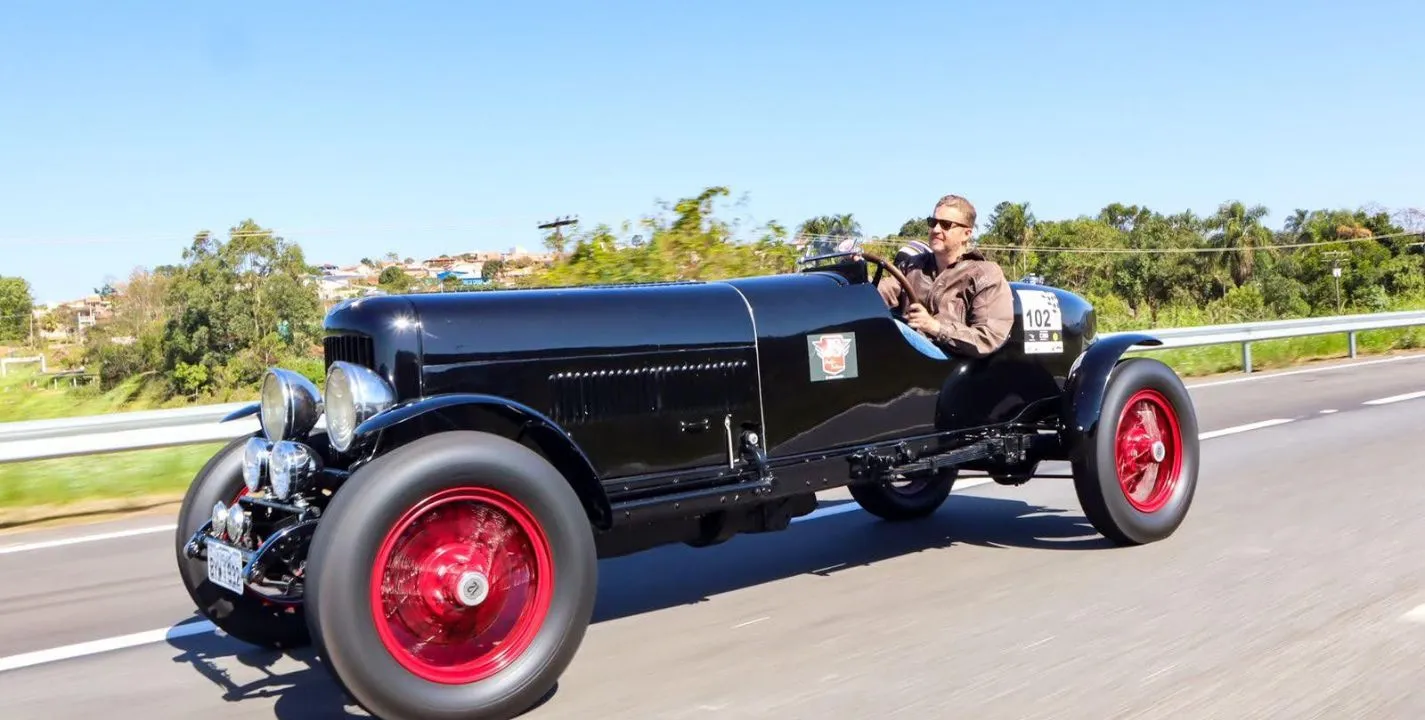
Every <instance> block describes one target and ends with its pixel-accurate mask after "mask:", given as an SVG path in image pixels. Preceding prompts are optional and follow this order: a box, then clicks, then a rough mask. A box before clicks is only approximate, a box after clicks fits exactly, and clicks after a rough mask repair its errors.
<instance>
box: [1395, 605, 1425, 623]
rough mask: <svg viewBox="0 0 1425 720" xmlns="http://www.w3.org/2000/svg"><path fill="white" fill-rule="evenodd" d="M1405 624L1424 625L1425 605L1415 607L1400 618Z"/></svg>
mask: <svg viewBox="0 0 1425 720" xmlns="http://www.w3.org/2000/svg"><path fill="white" fill-rule="evenodd" d="M1400 619H1401V620H1403V621H1405V622H1412V623H1425V605H1416V606H1415V608H1414V609H1412V610H1411V611H1410V612H1408V613H1405V614H1404V615H1401V616H1400Z"/></svg>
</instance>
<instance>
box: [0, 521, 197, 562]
mask: <svg viewBox="0 0 1425 720" xmlns="http://www.w3.org/2000/svg"><path fill="white" fill-rule="evenodd" d="M177 527H178V526H177V525H157V526H154V527H142V528H137V529H134V530H118V531H115V532H107V533H99V534H97V535H80V536H78V537H71V538H61V539H59V540H45V541H44V542H34V543H25V544H23V545H0V555H9V554H10V553H19V552H30V551H31V550H48V549H49V548H57V547H64V546H66V545H78V544H79V543H87V542H97V541H99V540H114V539H117V538H126V537H133V536H135V535H150V534H152V533H161V532H173V531H174V530H175V529H177Z"/></svg>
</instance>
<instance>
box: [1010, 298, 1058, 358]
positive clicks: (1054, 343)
mask: <svg viewBox="0 0 1425 720" xmlns="http://www.w3.org/2000/svg"><path fill="white" fill-rule="evenodd" d="M1019 305H1020V308H1021V309H1022V310H1023V312H1024V352H1025V353H1028V354H1033V353H1061V352H1064V316H1063V314H1062V313H1060V312H1059V297H1058V296H1057V295H1055V294H1054V293H1051V292H1044V291H1043V290H1020V291H1019Z"/></svg>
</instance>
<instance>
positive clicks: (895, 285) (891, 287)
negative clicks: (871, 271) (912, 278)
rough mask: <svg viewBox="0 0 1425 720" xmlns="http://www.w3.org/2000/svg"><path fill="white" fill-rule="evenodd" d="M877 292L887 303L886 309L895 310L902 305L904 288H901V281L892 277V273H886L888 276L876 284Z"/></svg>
mask: <svg viewBox="0 0 1425 720" xmlns="http://www.w3.org/2000/svg"><path fill="white" fill-rule="evenodd" d="M876 292H879V293H880V294H881V299H882V300H885V301H886V307H889V308H893V307H895V306H896V305H899V304H900V301H901V293H902V292H904V288H902V287H901V284H900V281H898V280H896V279H895V278H893V277H891V274H890V273H886V276H885V277H883V278H881V281H880V282H879V283H876Z"/></svg>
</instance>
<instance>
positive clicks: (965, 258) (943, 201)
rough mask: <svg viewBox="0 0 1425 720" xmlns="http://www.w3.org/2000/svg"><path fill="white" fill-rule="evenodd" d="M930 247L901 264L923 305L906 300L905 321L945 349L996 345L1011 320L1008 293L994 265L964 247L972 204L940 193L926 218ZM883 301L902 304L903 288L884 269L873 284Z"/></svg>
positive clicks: (976, 353)
mask: <svg viewBox="0 0 1425 720" xmlns="http://www.w3.org/2000/svg"><path fill="white" fill-rule="evenodd" d="M926 222H927V223H928V224H929V225H930V252H927V253H921V254H919V255H915V256H913V257H911V258H910V259H909V260H908V261H907V263H906V265H904V266H902V268H901V270H902V272H903V273H904V274H905V276H906V280H908V281H909V282H910V285H911V287H913V288H914V289H915V294H916V296H917V297H919V298H920V299H921V300H922V301H923V302H925V304H926V306H928V307H926V306H922V305H921V304H920V303H911V304H910V307H909V308H906V310H905V313H904V315H905V321H906V324H907V325H909V326H910V327H911V328H913V329H915V330H916V331H918V332H920V333H922V334H924V335H925V336H926V337H929V338H930V339H931V340H934V341H935V342H936V344H938V345H940V346H941V347H942V348H944V349H945V350H947V351H948V352H952V353H955V354H957V355H966V356H969V357H983V356H985V355H988V354H990V353H992V352H994V351H995V350H997V349H999V347H1000V346H1001V345H1003V344H1004V342H1005V340H1006V339H1008V338H1009V330H1010V328H1011V327H1012V326H1013V325H1014V297H1013V296H1012V295H1011V294H1010V293H1011V291H1010V288H1009V280H1007V279H1006V278H1005V276H1004V270H1002V269H1001V268H1000V266H999V265H998V264H997V263H995V262H993V261H991V260H988V259H986V258H985V256H984V255H983V254H981V253H980V252H979V251H978V250H971V249H970V248H969V243H970V236H971V235H972V234H973V233H974V229H975V206H974V205H971V204H970V201H969V200H966V199H965V198H963V197H960V196H959V195H946V196H945V197H943V198H940V201H939V202H937V203H936V204H935V210H934V211H933V212H932V213H931V215H930V217H928V218H926ZM876 289H877V290H878V291H880V293H881V297H882V298H884V299H885V301H886V305H888V306H890V307H893V308H894V307H897V306H898V305H900V304H902V302H903V299H907V300H908V298H906V297H905V291H904V289H903V288H902V287H901V284H900V282H899V281H897V280H896V279H895V278H894V277H891V276H889V275H887V276H886V277H883V278H882V279H881V282H880V283H879V284H878V285H877V286H876Z"/></svg>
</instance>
